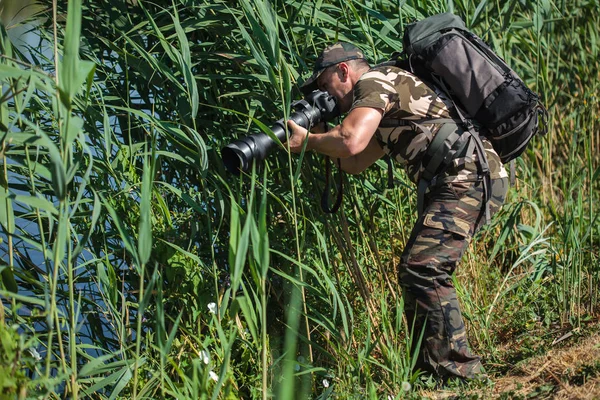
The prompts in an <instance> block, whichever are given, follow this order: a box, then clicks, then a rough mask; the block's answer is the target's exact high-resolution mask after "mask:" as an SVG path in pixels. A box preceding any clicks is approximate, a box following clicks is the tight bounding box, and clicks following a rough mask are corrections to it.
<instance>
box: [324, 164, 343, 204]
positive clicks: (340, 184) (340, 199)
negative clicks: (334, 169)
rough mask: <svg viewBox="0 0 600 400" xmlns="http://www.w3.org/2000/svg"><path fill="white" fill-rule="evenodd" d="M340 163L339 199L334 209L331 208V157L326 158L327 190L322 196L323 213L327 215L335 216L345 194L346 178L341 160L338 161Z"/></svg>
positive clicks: (336, 200)
mask: <svg viewBox="0 0 600 400" xmlns="http://www.w3.org/2000/svg"><path fill="white" fill-rule="evenodd" d="M337 162H338V176H339V177H340V179H339V184H338V187H337V198H336V199H335V203H334V204H333V207H331V208H330V207H329V189H330V187H331V185H330V182H329V176H330V175H331V162H330V159H329V156H325V190H323V195H322V196H321V208H322V209H323V211H325V212H326V213H327V214H333V213H334V212H336V211H337V210H338V208H340V205H341V204H342V196H343V194H344V176H343V172H342V168H341V164H342V162H341V160H340V159H339V158H338V159H337Z"/></svg>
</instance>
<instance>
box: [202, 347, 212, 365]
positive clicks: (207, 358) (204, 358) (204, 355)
mask: <svg viewBox="0 0 600 400" xmlns="http://www.w3.org/2000/svg"><path fill="white" fill-rule="evenodd" d="M200 357H202V362H204V364H207V365H208V362H209V361H210V353H209V352H208V351H206V350H202V351H201V352H200Z"/></svg>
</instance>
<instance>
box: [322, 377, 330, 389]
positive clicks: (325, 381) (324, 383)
mask: <svg viewBox="0 0 600 400" xmlns="http://www.w3.org/2000/svg"><path fill="white" fill-rule="evenodd" d="M323 387H326V388H328V387H329V381H328V380H327V379H323Z"/></svg>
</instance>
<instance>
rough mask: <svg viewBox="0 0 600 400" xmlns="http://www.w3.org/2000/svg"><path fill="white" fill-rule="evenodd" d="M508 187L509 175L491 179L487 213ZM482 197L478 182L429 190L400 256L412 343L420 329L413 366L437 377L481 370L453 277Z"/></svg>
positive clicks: (478, 217)
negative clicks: (415, 360)
mask: <svg viewBox="0 0 600 400" xmlns="http://www.w3.org/2000/svg"><path fill="white" fill-rule="evenodd" d="M507 190H508V179H507V178H501V179H494V180H492V199H491V201H490V203H489V205H490V215H493V214H494V213H495V212H497V211H498V210H499V209H500V207H501V205H502V203H503V202H504V198H505V196H506V192H507ZM482 199H483V185H482V183H481V181H479V182H454V183H446V184H442V185H440V186H437V187H436V188H434V189H432V191H431V192H430V193H428V194H427V195H426V197H425V207H424V212H423V215H421V217H420V218H419V220H418V221H417V223H416V225H415V227H414V229H413V231H412V233H411V237H410V239H409V241H408V244H407V245H406V247H405V249H404V252H403V254H402V258H401V261H400V266H399V279H400V283H401V285H402V293H403V296H404V302H405V313H406V317H407V320H408V323H409V327H410V328H411V329H412V332H413V336H412V337H413V346H416V344H417V342H418V338H419V337H420V334H421V332H422V329H423V328H424V331H423V332H424V334H423V339H422V342H421V347H420V349H419V360H418V363H417V367H418V368H421V369H422V370H426V371H429V372H432V373H434V374H437V375H438V376H441V377H461V378H467V379H470V378H474V377H475V376H476V375H478V374H480V373H483V372H484V371H483V367H482V365H481V361H480V358H479V357H478V356H476V355H474V354H472V353H471V352H470V351H469V348H468V342H467V337H466V331H465V325H464V323H463V318H462V315H461V311H460V306H459V304H458V300H457V297H456V290H455V288H454V285H453V284H452V278H451V275H452V273H453V272H454V270H455V269H456V266H457V264H458V263H459V262H460V259H461V257H462V255H463V253H464V251H465V249H466V248H467V246H468V245H469V241H470V239H471V237H472V236H473V234H474V233H475V231H476V230H477V229H479V228H480V227H481V225H482V222H484V220H485V214H483V216H482V214H481V208H482ZM413 350H414V349H413Z"/></svg>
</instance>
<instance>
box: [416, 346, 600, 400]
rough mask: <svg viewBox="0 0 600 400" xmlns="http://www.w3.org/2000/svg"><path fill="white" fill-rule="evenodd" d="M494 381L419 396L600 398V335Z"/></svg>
mask: <svg viewBox="0 0 600 400" xmlns="http://www.w3.org/2000/svg"><path fill="white" fill-rule="evenodd" d="M569 340H573V339H572V338H571V339H569ZM565 341H566V340H565ZM563 343H564V342H563ZM563 343H557V346H558V345H563ZM492 381H493V385H492V386H490V387H489V388H484V389H482V388H478V389H470V390H461V391H460V392H459V391H457V390H450V389H447V390H441V391H437V392H434V391H431V390H427V391H422V392H421V393H420V395H421V396H422V397H423V398H428V399H459V398H470V399H473V398H481V399H533V398H535V399H558V400H564V399H569V400H572V399H582V400H583V399H586V400H587V399H600V335H599V334H595V335H593V336H590V337H587V338H585V339H581V340H580V341H578V342H572V343H570V344H566V345H563V346H562V347H561V348H556V349H553V350H550V351H549V352H548V353H547V354H546V355H543V356H537V357H532V358H529V359H527V360H524V361H522V362H521V363H519V364H518V365H516V366H515V368H514V369H513V370H512V371H510V373H509V374H507V375H505V376H502V377H499V378H495V377H492Z"/></svg>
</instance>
